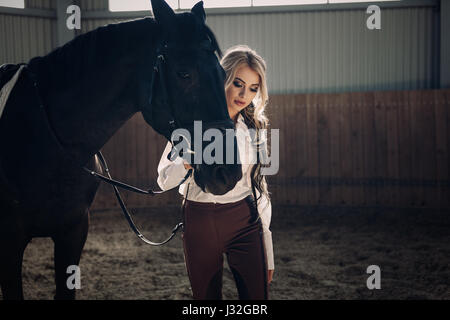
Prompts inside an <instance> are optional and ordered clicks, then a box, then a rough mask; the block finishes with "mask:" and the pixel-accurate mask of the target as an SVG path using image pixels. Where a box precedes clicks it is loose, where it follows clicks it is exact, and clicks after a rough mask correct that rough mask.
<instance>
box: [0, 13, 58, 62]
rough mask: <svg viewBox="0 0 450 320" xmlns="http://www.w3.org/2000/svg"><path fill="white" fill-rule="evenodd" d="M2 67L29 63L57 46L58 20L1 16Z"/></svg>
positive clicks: (0, 57) (0, 50)
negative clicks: (33, 58)
mask: <svg viewBox="0 0 450 320" xmlns="http://www.w3.org/2000/svg"><path fill="white" fill-rule="evenodd" d="M0 43H1V45H0V65H2V64H3V63H20V62H28V60H29V59H31V58H32V57H35V56H39V55H45V54H47V53H49V52H50V51H51V50H52V49H53V48H55V46H56V43H57V41H56V20H55V19H49V18H38V17H25V16H18V15H7V14H0Z"/></svg>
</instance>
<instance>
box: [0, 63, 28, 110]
mask: <svg viewBox="0 0 450 320" xmlns="http://www.w3.org/2000/svg"><path fill="white" fill-rule="evenodd" d="M23 65H25V63H20V64H3V65H1V66H0V117H1V115H2V113H3V110H4V108H5V105H6V102H7V101H8V97H9V94H10V92H11V91H12V89H13V88H14V86H15V84H16V81H17V79H18V77H19V75H20V74H17V73H18V71H19V73H20V70H21V68H22V66H23ZM16 74H17V76H16ZM11 80H12V81H11Z"/></svg>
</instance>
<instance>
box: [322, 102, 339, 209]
mask: <svg viewBox="0 0 450 320" xmlns="http://www.w3.org/2000/svg"><path fill="white" fill-rule="evenodd" d="M337 96H338V95H337V94H329V95H326V97H327V117H328V128H329V139H330V140H329V141H330V144H329V148H330V178H331V180H332V181H333V183H332V185H331V188H330V189H331V190H330V204H331V205H339V204H341V199H342V187H341V185H340V181H341V180H342V179H341V167H340V161H341V159H340V148H341V146H340V144H341V141H340V132H339V111H338V109H339V106H338V104H337V103H336V100H337Z"/></svg>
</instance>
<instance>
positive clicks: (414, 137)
mask: <svg viewBox="0 0 450 320" xmlns="http://www.w3.org/2000/svg"><path fill="white" fill-rule="evenodd" d="M409 101H410V106H411V107H410V118H409V119H410V123H411V153H410V157H411V176H410V179H412V180H413V181H417V180H419V179H420V178H421V152H422V151H421V150H420V144H421V141H422V137H421V136H420V107H421V104H422V99H421V96H420V94H419V93H418V92H417V91H409ZM411 195H412V198H411V204H410V205H411V206H413V207H416V206H419V205H420V199H421V198H422V188H421V186H418V185H417V186H413V187H412V188H411Z"/></svg>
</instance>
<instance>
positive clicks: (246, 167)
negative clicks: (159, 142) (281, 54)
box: [158, 45, 274, 300]
mask: <svg viewBox="0 0 450 320" xmlns="http://www.w3.org/2000/svg"><path fill="white" fill-rule="evenodd" d="M221 64H222V67H223V68H224V70H225V72H226V82H225V93H226V100H227V106H228V113H229V115H230V118H231V119H232V120H234V122H235V124H236V130H237V131H238V130H239V129H240V130H244V131H246V132H248V131H249V129H253V130H256V131H257V132H260V131H259V130H260V129H265V128H267V126H268V119H267V118H266V116H265V114H264V109H265V107H266V104H267V101H268V92H267V85H266V63H265V61H264V60H263V59H262V58H261V57H260V56H259V55H258V54H257V53H256V52H255V51H254V50H252V49H250V48H249V47H247V46H242V45H241V46H236V47H232V48H230V49H229V50H228V51H227V52H226V53H225V55H224V57H223V58H222V61H221ZM254 137H255V139H256V141H252V142H250V141H249V139H247V138H246V137H245V135H239V134H237V141H238V147H239V154H240V159H247V160H248V161H243V160H241V162H242V173H243V176H242V179H241V180H240V181H239V182H238V183H237V184H236V186H235V187H234V188H233V189H232V190H230V191H229V192H227V193H226V194H224V195H212V194H210V193H205V192H203V191H202V190H201V188H200V187H199V186H197V185H196V183H195V181H194V179H188V180H187V181H185V182H184V183H183V184H182V185H181V186H180V188H179V192H180V193H181V194H182V195H183V196H184V197H185V203H184V210H183V212H184V231H183V245H184V253H185V261H186V268H187V272H188V275H189V280H190V282H191V287H192V291H193V296H194V299H202V300H204V299H221V298H222V272H223V254H224V253H225V254H226V256H227V260H228V265H229V266H230V269H231V271H232V272H233V276H234V279H235V282H236V286H237V289H238V294H239V298H240V299H252V300H261V299H268V284H269V283H270V282H271V281H272V277H273V272H274V259H273V246H272V235H271V231H270V230H269V226H270V220H271V214H272V206H271V202H270V197H269V192H268V190H267V183H266V181H265V178H264V176H262V175H261V167H262V165H261V164H260V163H257V164H255V161H254V160H255V159H250V158H251V157H249V155H248V154H244V152H245V151H246V150H251V149H250V148H256V145H259V148H266V146H267V143H265V141H263V138H262V137H263V135H259V134H258V135H256V136H255V135H254ZM258 137H260V138H259V139H260V140H258ZM252 150H253V151H255V150H254V149H252ZM170 151H171V144H170V143H168V144H167V147H166V149H165V150H164V153H163V155H162V157H161V161H160V163H159V166H158V174H159V176H158V184H159V186H160V187H161V189H163V190H165V189H170V188H172V187H174V186H176V185H177V184H178V183H180V181H181V180H182V179H183V177H184V176H185V175H186V174H187V172H188V169H192V167H191V166H190V165H189V164H188V163H186V162H185V161H183V159H181V158H179V157H178V158H177V159H175V160H174V161H173V162H171V161H169V160H168V159H167V155H168V154H169V152H170ZM249 153H250V154H253V155H256V152H254V153H251V152H249ZM252 160H253V161H252ZM186 193H187V194H186ZM254 195H256V198H257V202H256V205H255V201H254ZM255 209H257V210H255ZM255 215H259V218H260V219H255ZM256 218H258V217H256Z"/></svg>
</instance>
